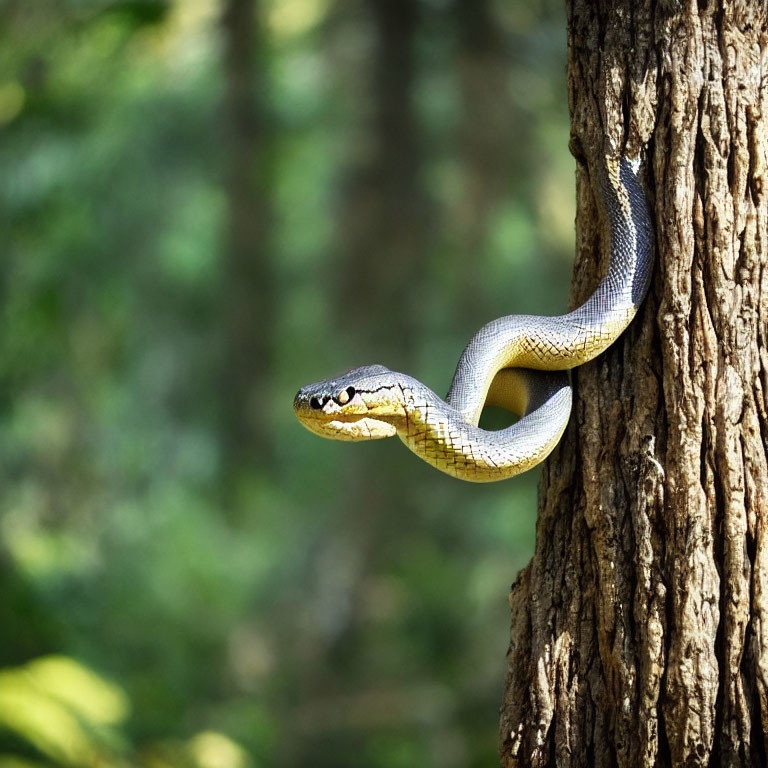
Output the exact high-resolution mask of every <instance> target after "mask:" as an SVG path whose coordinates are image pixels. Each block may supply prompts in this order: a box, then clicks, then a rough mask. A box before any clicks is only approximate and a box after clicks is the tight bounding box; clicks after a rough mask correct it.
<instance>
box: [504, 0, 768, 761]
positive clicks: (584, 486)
mask: <svg viewBox="0 0 768 768" xmlns="http://www.w3.org/2000/svg"><path fill="white" fill-rule="evenodd" d="M767 32H768V30H767V29H766V10H765V4H764V3H762V2H757V0H756V1H755V2H736V1H734V2H728V1H727V0H719V1H716V0H709V2H707V1H705V0H701V1H700V2H698V3H695V2H693V1H692V0H686V2H681V1H680V2H678V1H676V0H666V1H665V2H661V0H658V1H652V0H638V1H635V0H615V1H614V2H595V1H592V2H590V1H589V0H569V2H568V36H569V67H568V81H569V96H570V103H571V114H572V143H571V146H572V150H573V152H574V155H575V156H576V158H577V161H578V171H577V199H578V217H577V255H576V271H575V280H574V290H573V303H574V304H578V303H580V301H582V300H583V299H584V298H585V297H586V296H588V295H589V293H590V292H591V291H592V290H593V288H594V286H595V284H596V282H597V280H598V277H599V275H600V262H601V259H600V258H599V257H598V255H597V254H598V253H599V250H598V245H597V244H598V241H599V240H600V238H601V232H602V227H601V225H600V219H599V216H598V209H597V207H596V203H595V196H594V190H595V186H596V185H595V182H594V172H593V170H594V169H596V168H598V167H599V165H600V162H601V156H602V154H603V152H604V149H605V151H612V152H620V151H621V148H622V147H623V146H624V144H625V142H626V146H627V152H628V154H630V155H632V154H635V155H636V154H640V155H641V156H642V157H644V158H645V160H646V166H645V170H644V178H645V180H646V181H647V188H648V192H649V198H650V201H651V207H652V210H653V211H654V212H655V221H656V242H657V252H656V266H655V273H654V281H653V286H652V289H651V293H650V295H649V297H648V299H647V300H646V302H645V305H644V306H643V308H642V309H641V311H640V313H639V314H638V317H637V318H636V320H635V322H634V323H633V324H632V326H631V327H630V329H629V330H628V332H627V333H626V334H625V335H624V336H623V337H622V339H621V340H620V341H619V342H618V343H617V344H616V345H614V346H613V347H612V348H611V349H610V350H608V352H607V353H606V354H604V355H602V356H601V357H600V358H598V359H597V360H596V361H595V362H593V363H590V364H588V365H586V366H584V367H583V368H581V369H579V370H577V371H576V372H575V375H574V379H573V380H574V386H575V392H576V400H575V407H574V413H573V418H572V421H571V425H570V427H569V429H568V431H567V433H566V436H565V439H564V440H563V442H562V444H561V446H560V448H559V449H558V450H557V451H556V453H555V454H554V455H553V456H552V458H551V459H550V460H549V462H548V463H547V465H546V467H545V470H544V475H543V477H542V481H541V488H540V491H541V496H540V505H539V520H538V528H537V543H536V550H535V554H534V557H533V559H532V561H531V563H530V565H529V566H528V567H527V568H526V569H525V570H524V571H523V572H522V573H521V574H520V576H519V578H518V580H517V582H516V583H515V585H514V587H513V589H512V593H511V598H510V601H511V607H512V629H511V642H510V650H509V656H508V660H509V667H508V677H507V682H506V689H505V695H504V704H503V710H502V718H501V756H502V765H504V766H518V765H519V766H523V765H534V766H545V765H546V766H549V765H552V766H554V765H558V766H577V765H578V766H613V765H619V766H672V765H675V766H677V765H686V766H712V765H717V766H761V765H765V764H766V744H767V741H766V739H767V736H766V735H767V734H768V625H766V626H764V624H765V622H766V620H767V619H768V615H767V613H766V612H767V611H768V594H767V593H766V586H767V585H766V581H767V580H768V548H767V546H766V545H767V544H768V541H767V540H766V536H767V535H768V467H767V463H766V442H765V441H766V435H768V422H767V420H766V387H767V386H768V370H766V369H767V366H768V348H767V346H766V344H767V342H768V339H767V338H766V334H767V332H768V328H767V327H766V321H767V320H768V311H766V309H767V308H766V302H767V301H768V291H766V289H768V285H766V280H768V277H767V276H766V275H768V273H766V272H765V271H764V266H765V262H766V254H767V253H768V251H767V248H768V209H767V207H766V198H765V183H766V179H765V173H766V152H767V150H768V139H767V138H766V137H767V136H768V125H767V124H766V118H768V114H767V113H766V109H767V107H768V104H767V103H766V99H767V97H768V77H767V75H768V38H767V36H766V35H767ZM644 148H645V149H644Z"/></svg>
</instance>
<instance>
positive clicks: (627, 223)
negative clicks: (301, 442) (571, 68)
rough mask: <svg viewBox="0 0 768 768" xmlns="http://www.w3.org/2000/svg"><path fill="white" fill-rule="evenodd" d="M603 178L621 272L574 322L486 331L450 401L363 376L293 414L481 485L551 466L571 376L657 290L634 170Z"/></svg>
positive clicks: (405, 379) (505, 325)
mask: <svg viewBox="0 0 768 768" xmlns="http://www.w3.org/2000/svg"><path fill="white" fill-rule="evenodd" d="M598 178H599V193H600V195H599V196H600V200H601V203H602V208H603V211H604V214H605V216H606V218H607V221H608V227H609V232H610V263H609V266H608V272H607V274H606V275H605V277H604V278H603V279H602V280H601V282H600V284H599V285H598V286H597V289H596V290H595V292H594V293H593V294H592V295H591V296H590V297H589V299H587V301H586V302H585V303H584V304H582V305H581V306H580V307H578V308H577V309H575V310H573V311H572V312H569V313H567V314H565V315H558V316H555V317H545V316H538V315H508V316H506V317H501V318H498V319H497V320H493V321H492V322H490V323H488V324H487V325H485V326H483V328H481V329H480V330H479V331H478V332H477V333H476V334H475V335H474V336H473V337H472V339H471V340H470V342H469V344H467V346H466V348H465V349H464V352H463V353H462V355H461V358H460V360H459V363H458V366H457V367H456V371H455V373H454V376H453V381H452V383H451V387H450V389H449V391H448V395H447V397H446V399H445V400H442V399H441V398H440V397H438V396H437V395H436V394H435V393H434V392H433V391H432V390H431V389H429V388H428V387H426V386H425V385H424V384H422V383H421V382H420V381H418V380H417V379H414V378H412V377H410V376H407V375H405V374H402V373H396V372H394V371H390V370H389V369H387V368H385V367H384V366H380V365H375V366H364V367H362V368H355V369H352V370H350V371H347V372H346V373H344V374H342V375H341V376H339V377H336V378H334V379H326V380H324V381H320V382H317V383H315V384H310V385H309V386H307V387H303V388H302V389H300V390H299V392H298V393H297V395H296V397H295V399H294V411H295V413H296V415H297V417H298V418H299V420H300V421H301V422H302V424H304V426H306V427H307V428H308V429H310V430H311V431H313V432H315V433H316V434H319V435H322V436H323V437H330V438H333V439H337V440H367V439H375V438H379V437H391V436H394V435H398V436H399V437H400V439H401V440H402V441H403V442H404V443H405V444H406V445H407V446H408V447H409V448H410V449H411V450H412V451H413V452H414V453H416V454H417V455H418V456H420V457H421V458H422V459H424V460H425V461H427V462H429V463H430V464H432V465H433V466H434V467H436V468H437V469H439V470H441V471H443V472H446V473H448V474H450V475H453V476H454V477H458V478H460V479H463V480H471V481H475V482H488V481H494V480H503V479H505V478H507V477H511V476H513V475H516V474H519V473H520V472H523V471H525V470H527V469H530V468H531V467H533V466H535V465H536V464H538V463H539V462H540V461H542V460H543V459H544V458H545V457H546V456H547V454H549V452H550V451H551V450H552V449H553V448H554V447H555V445H556V444H557V442H558V441H559V439H560V437H561V435H562V433H563V430H564V429H565V427H566V424H567V423H568V418H569V416H570V411H571V401H572V393H571V388H570V383H569V378H568V374H567V373H565V371H566V370H567V369H570V368H573V367H575V366H578V365H581V364H582V363H585V362H587V361H588V360H591V359H593V358H594V357H596V356H597V355H599V354H600V353H601V352H603V351H604V350H605V349H606V348H607V347H608V346H610V345H611V344H612V343H613V342H614V341H615V340H616V339H617V338H618V337H619V335H620V334H621V333H622V331H623V330H624V329H625V328H626V327H627V325H628V324H629V323H630V322H631V320H632V318H633V317H634V316H635V313H636V312H637V309H638V307H639V306H640V304H641V303H642V301H643V298H644V297H645V294H646V293H647V290H648V285H649V282H650V276H651V269H652V262H653V247H652V244H653V229H652V225H651V217H650V213H649V210H648V205H647V202H646V199H645V195H644V192H643V188H642V186H641V184H640V182H639V180H638V178H637V175H636V172H635V169H634V168H633V165H632V164H631V163H630V161H629V160H627V159H625V158H622V159H618V160H615V159H611V158H607V159H606V161H605V166H604V168H602V169H601V170H600V172H599V174H598ZM485 405H499V406H501V407H503V408H507V409H508V410H511V411H513V412H514V413H517V414H519V415H520V416H521V418H520V419H519V420H518V421H517V422H516V423H515V424H513V425H512V426H510V427H507V428H506V429H502V430H498V431H488V430H484V429H481V428H480V427H478V422H479V420H480V413H481V411H482V409H483V407H484V406H485Z"/></svg>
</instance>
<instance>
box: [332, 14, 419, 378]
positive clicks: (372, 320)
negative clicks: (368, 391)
mask: <svg viewBox="0 0 768 768" xmlns="http://www.w3.org/2000/svg"><path fill="white" fill-rule="evenodd" d="M364 7H365V9H366V12H367V14H368V16H369V18H370V25H369V27H370V33H369V34H370V36H371V38H372V39H371V46H372V49H373V53H372V54H371V56H370V58H371V64H370V67H371V70H370V72H366V70H365V68H363V74H364V75H368V76H369V84H368V85H366V86H365V91H367V93H368V94H369V95H368V98H367V99H365V101H366V102H367V103H368V104H370V107H369V109H370V112H369V113H368V114H367V115H364V118H363V131H364V135H363V137H362V140H361V141H360V142H359V144H358V152H359V153H360V154H359V155H358V156H357V157H355V158H353V159H352V167H351V169H350V172H349V175H348V178H347V180H346V185H345V190H344V196H343V200H342V204H341V208H340V210H341V214H340V222H339V229H338V232H339V246H340V252H341V257H340V261H341V264H340V270H341V273H340V275H339V285H340V290H341V295H340V296H339V299H338V302H337V304H336V306H337V307H338V310H339V312H340V313H341V317H340V319H339V323H340V324H341V325H342V327H349V328H351V329H354V334H353V336H354V338H355V344H359V345H360V346H359V352H360V353H361V354H366V355H369V354H370V350H375V352H376V359H377V360H380V361H381V362H383V363H385V364H387V365H392V366H397V367H399V368H406V367H407V365H408V362H409V359H410V356H411V353H412V349H411V344H412V342H411V340H412V339H413V337H414V333H413V330H414V325H415V323H416V322H417V320H418V312H419V311H420V310H421V308H422V307H421V304H420V298H421V296H422V294H421V291H420V283H421V281H422V280H423V272H424V265H425V264H426V260H427V254H426V249H427V242H428V238H427V232H428V229H427V209H428V205H427V200H426V197H425V195H424V192H423V188H422V185H421V179H420V173H421V159H422V158H421V147H420V142H419V136H420V130H419V126H418V118H417V116H416V112H415V105H414V83H415V79H416V62H415V53H416V33H417V28H418V23H419V4H418V3H417V2H416V0H366V2H365V3H364ZM361 331H362V332H361ZM356 359H357V358H356Z"/></svg>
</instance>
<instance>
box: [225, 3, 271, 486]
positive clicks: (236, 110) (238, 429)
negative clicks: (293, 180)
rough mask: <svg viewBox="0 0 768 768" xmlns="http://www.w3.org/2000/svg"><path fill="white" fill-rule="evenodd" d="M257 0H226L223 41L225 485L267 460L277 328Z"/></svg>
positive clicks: (268, 170)
mask: <svg viewBox="0 0 768 768" xmlns="http://www.w3.org/2000/svg"><path fill="white" fill-rule="evenodd" d="M258 11H259V9H258V3H257V0H227V2H226V3H225V7H224V11H223V16H222V27H223V33H224V34H223V41H224V77H225V89H226V90H225V99H224V109H223V120H224V123H225V126H224V127H225V138H226V162H227V181H226V188H227V198H228V208H229V215H228V231H227V243H226V259H225V266H224V286H223V313H224V322H225V329H224V330H225V355H226V359H225V365H224V370H223V376H222V383H221V386H222V408H223V427H222V430H223V445H224V462H225V466H226V467H227V472H226V473H225V474H226V475H227V477H226V480H225V481H226V482H227V484H228V485H229V482H230V481H232V480H233V479H235V478H237V477H238V475H239V470H240V469H245V468H249V467H251V468H252V467H253V465H254V463H255V462H256V461H258V460H264V459H265V458H268V455H269V446H270V439H269V437H270V431H271V430H270V424H269V418H268V415H267V414H269V412H270V409H269V408H268V407H263V404H264V402H268V400H269V392H268V390H267V382H268V381H269V375H268V374H269V369H270V364H271V354H270V342H271V329H272V328H273V327H274V319H273V309H274V306H273V301H272V296H273V292H274V288H273V280H272V274H271V270H270V263H269V252H268V232H267V225H268V221H269V204H268V198H267V196H266V190H267V189H268V188H269V179H270V176H271V174H270V169H269V167H268V151H267V130H266V121H265V119H264V104H263V95H264V87H263V86H264V84H263V82H262V80H261V78H260V77H259V74H260V67H259V59H260V56H261V50H260V48H261V44H260V43H261V28H260V24H259V16H258Z"/></svg>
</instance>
